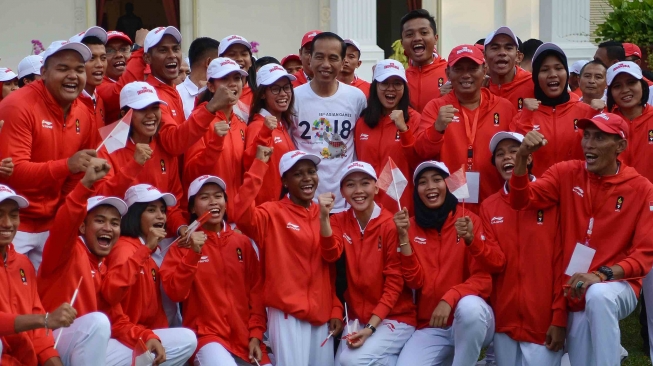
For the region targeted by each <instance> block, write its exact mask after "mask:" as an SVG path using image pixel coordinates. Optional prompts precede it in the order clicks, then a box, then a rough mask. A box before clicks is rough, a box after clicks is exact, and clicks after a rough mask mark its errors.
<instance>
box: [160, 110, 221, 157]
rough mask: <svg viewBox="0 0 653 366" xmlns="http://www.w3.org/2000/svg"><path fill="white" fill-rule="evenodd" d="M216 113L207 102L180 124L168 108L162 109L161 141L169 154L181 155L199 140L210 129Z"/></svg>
mask: <svg viewBox="0 0 653 366" xmlns="http://www.w3.org/2000/svg"><path fill="white" fill-rule="evenodd" d="M214 118H215V114H213V113H211V112H209V110H208V109H206V104H205V103H203V104H200V105H199V106H197V107H196V108H195V109H193V113H191V114H190V117H188V119H187V120H186V121H184V123H182V124H180V125H178V124H177V122H175V120H174V119H173V118H172V114H171V113H170V111H169V109H168V108H162V109H161V127H160V129H159V141H160V142H161V145H162V146H163V149H164V150H165V151H166V152H168V154H170V155H173V156H179V155H182V154H183V153H185V152H186V150H188V149H189V148H190V147H191V146H193V144H195V143H196V142H197V141H199V140H200V139H201V138H202V136H204V134H205V133H206V131H208V129H209V126H210V125H211V122H213V119H214Z"/></svg>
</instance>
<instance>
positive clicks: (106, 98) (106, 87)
mask: <svg viewBox="0 0 653 366" xmlns="http://www.w3.org/2000/svg"><path fill="white" fill-rule="evenodd" d="M143 53H144V52H143V49H142V48H139V49H138V50H136V51H134V52H132V54H131V56H130V57H129V60H127V69H126V70H125V72H123V73H122V75H121V76H120V79H118V81H117V82H115V83H111V82H104V83H102V84H100V86H99V87H98V89H97V92H98V94H99V95H100V98H102V101H103V102H104V108H105V109H106V110H109V111H118V110H120V92H121V91H122V88H124V87H125V85H127V84H129V83H131V82H133V81H143V80H145V66H146V65H145V61H143ZM113 122H115V121H105V123H107V124H109V123H113Z"/></svg>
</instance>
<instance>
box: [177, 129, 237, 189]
mask: <svg viewBox="0 0 653 366" xmlns="http://www.w3.org/2000/svg"><path fill="white" fill-rule="evenodd" d="M230 133H231V132H230ZM225 137H226V136H224V137H220V136H218V135H217V134H215V133H213V132H211V133H210V137H209V138H208V144H205V143H204V140H203V139H200V140H199V141H197V142H196V143H195V144H193V146H191V147H190V148H189V149H188V151H186V155H185V157H184V158H185V161H184V181H188V182H192V181H193V180H194V179H195V178H197V177H199V176H202V175H205V174H210V175H216V176H219V175H220V174H219V172H218V171H217V168H218V166H217V164H216V163H215V162H216V161H217V160H218V159H220V154H222V150H223V149H224V140H225ZM187 178H188V180H186V179H187Z"/></svg>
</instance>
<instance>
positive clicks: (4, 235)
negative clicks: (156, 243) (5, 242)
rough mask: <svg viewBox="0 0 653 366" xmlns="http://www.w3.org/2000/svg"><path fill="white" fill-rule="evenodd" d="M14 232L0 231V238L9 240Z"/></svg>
mask: <svg viewBox="0 0 653 366" xmlns="http://www.w3.org/2000/svg"><path fill="white" fill-rule="evenodd" d="M13 233H14V232H13V231H11V230H2V231H0V238H2V239H9V238H11V235H12V234H13Z"/></svg>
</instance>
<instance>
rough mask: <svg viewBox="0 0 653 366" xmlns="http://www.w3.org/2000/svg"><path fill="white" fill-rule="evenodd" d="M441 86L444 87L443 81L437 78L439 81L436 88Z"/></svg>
mask: <svg viewBox="0 0 653 366" xmlns="http://www.w3.org/2000/svg"><path fill="white" fill-rule="evenodd" d="M442 85H444V79H443V78H439V79H438V87H440V86H442Z"/></svg>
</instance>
